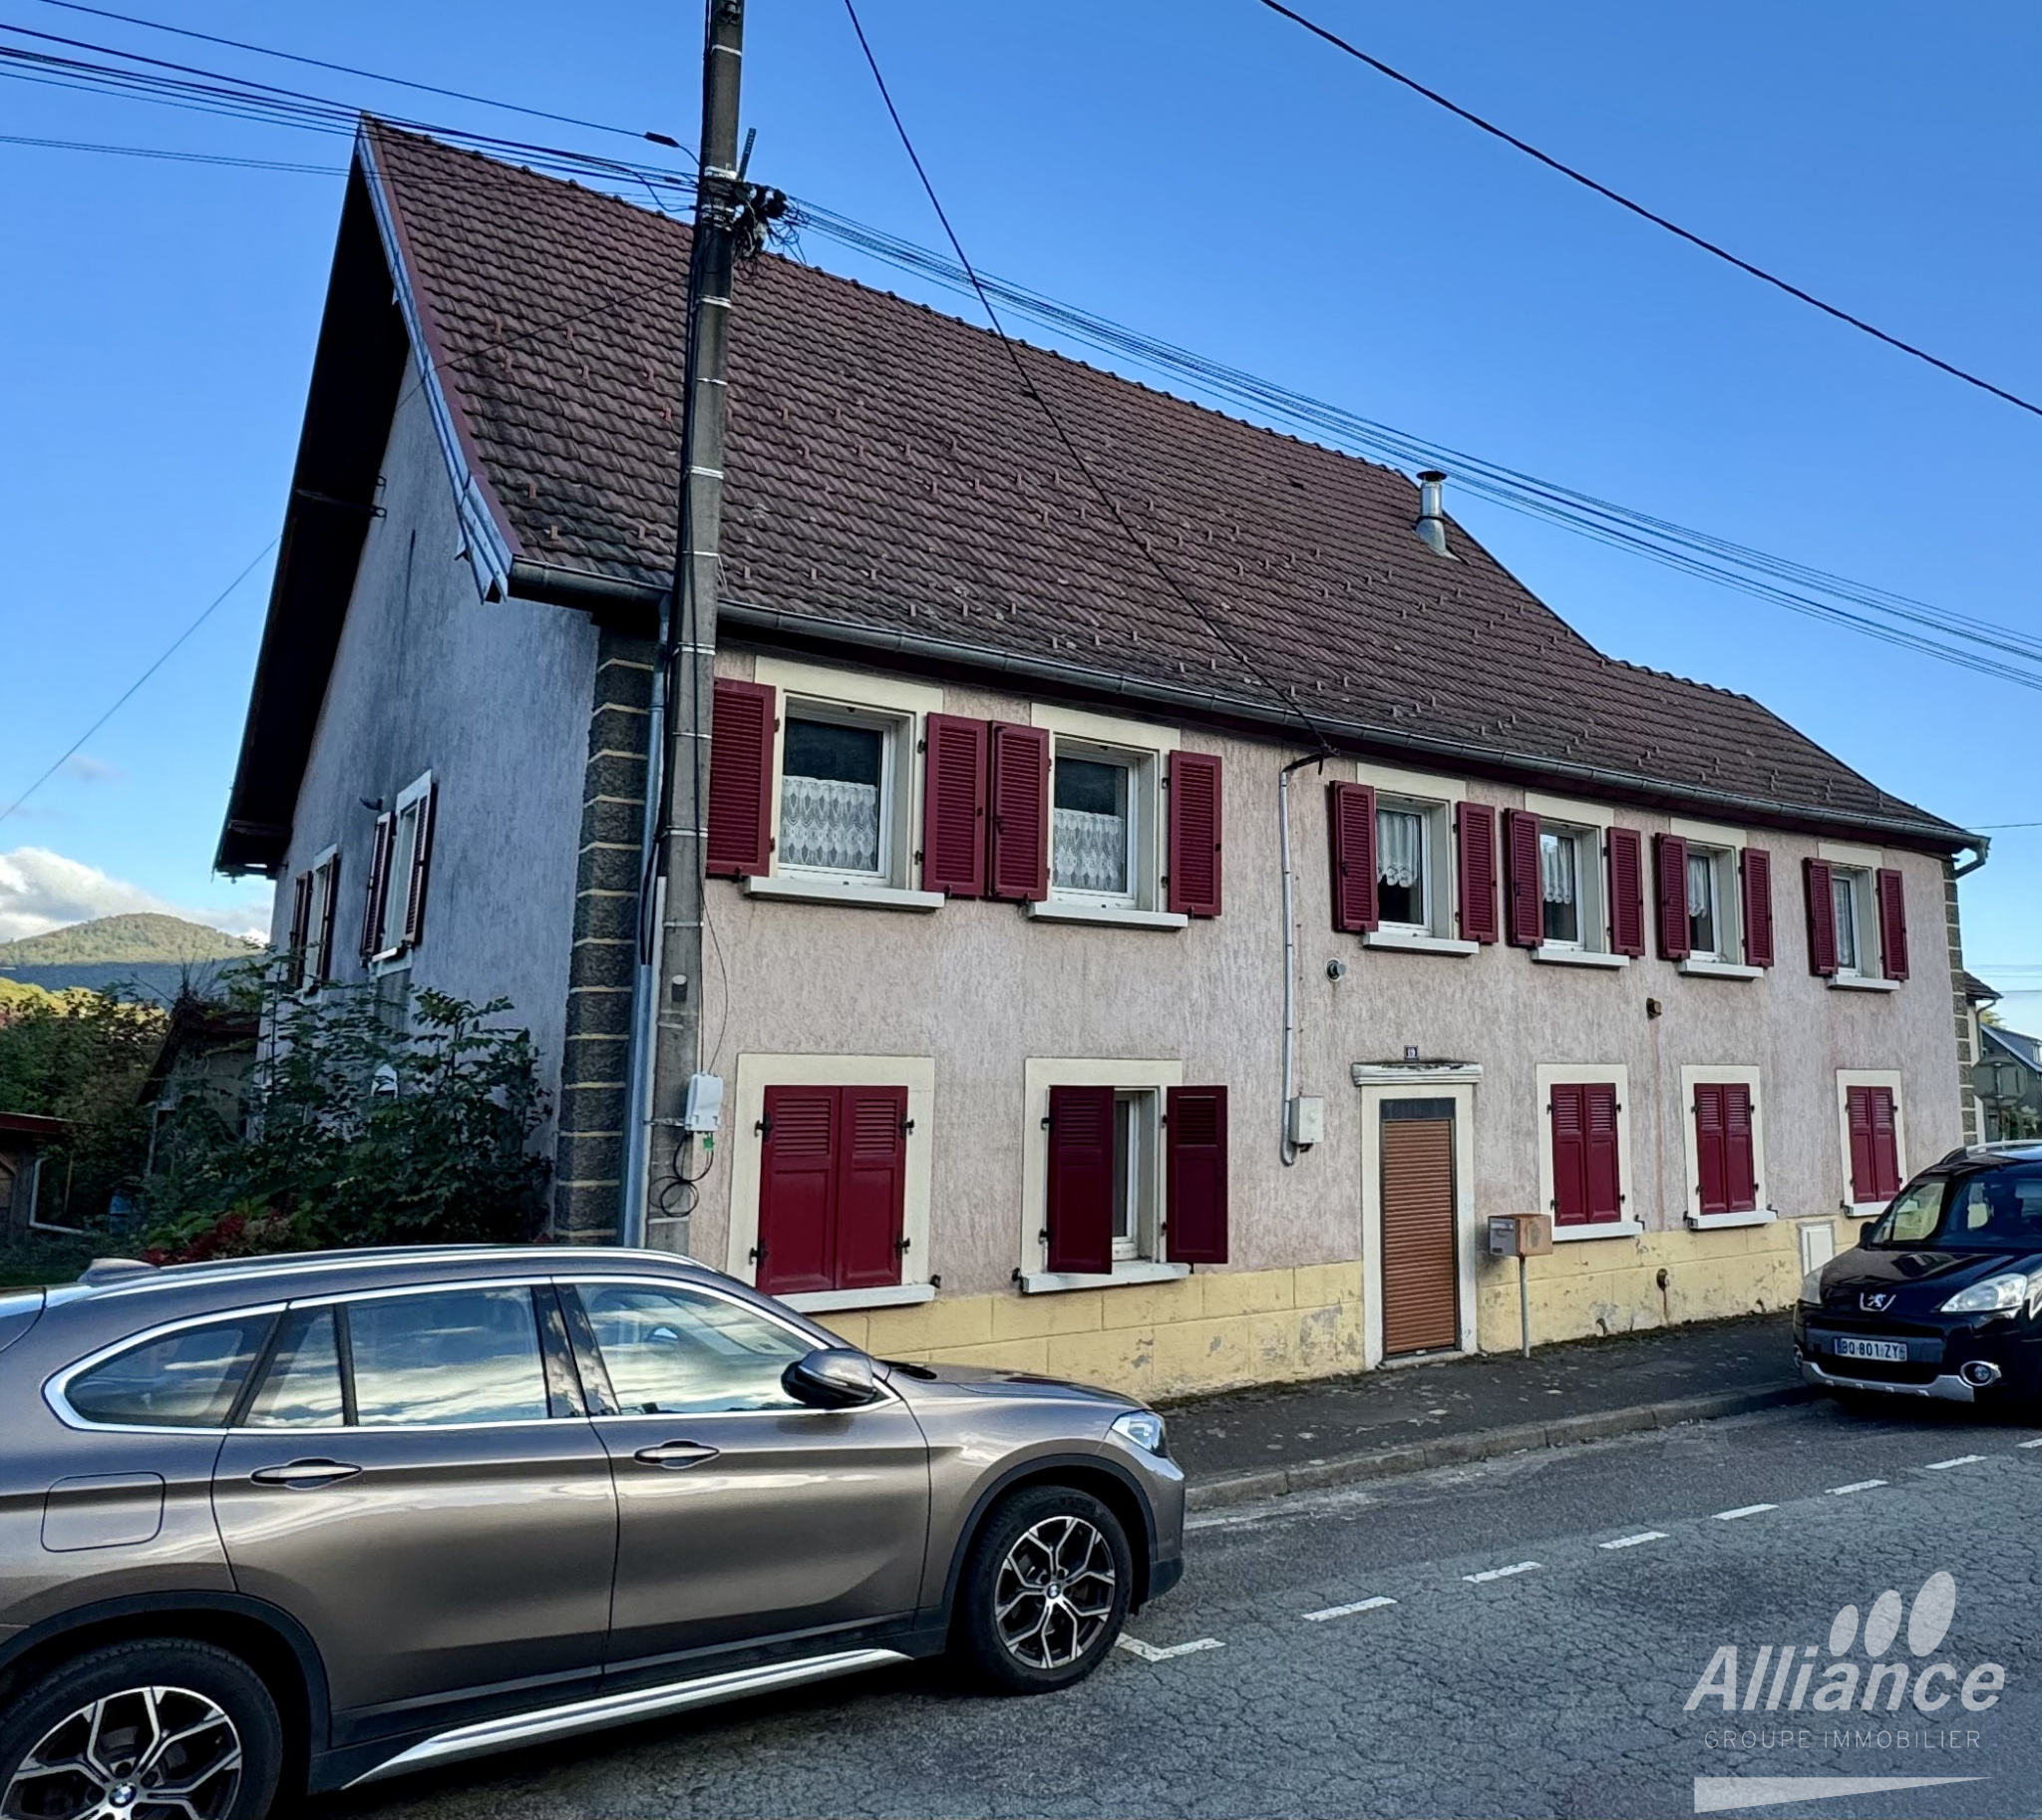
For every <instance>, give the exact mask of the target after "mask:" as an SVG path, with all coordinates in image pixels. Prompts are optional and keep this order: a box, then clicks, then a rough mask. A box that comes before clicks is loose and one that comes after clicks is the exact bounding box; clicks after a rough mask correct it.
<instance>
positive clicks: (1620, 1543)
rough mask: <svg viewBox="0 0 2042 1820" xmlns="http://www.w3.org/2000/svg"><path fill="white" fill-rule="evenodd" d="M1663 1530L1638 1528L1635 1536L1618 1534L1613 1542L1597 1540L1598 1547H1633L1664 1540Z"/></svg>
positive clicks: (1664, 1533)
mask: <svg viewBox="0 0 2042 1820" xmlns="http://www.w3.org/2000/svg"><path fill="white" fill-rule="evenodd" d="M1665 1540H1666V1532H1665V1531H1664V1530H1640V1531H1638V1533H1637V1534H1636V1535H1635V1536H1619V1537H1617V1539H1616V1540H1615V1541H1614V1542H1598V1543H1596V1545H1595V1546H1596V1547H1597V1548H1599V1549H1634V1548H1637V1547H1639V1546H1641V1545H1642V1544H1644V1543H1647V1542H1664V1541H1665Z"/></svg>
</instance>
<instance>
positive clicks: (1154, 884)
mask: <svg viewBox="0 0 2042 1820" xmlns="http://www.w3.org/2000/svg"><path fill="white" fill-rule="evenodd" d="M1028 724H1029V725H1030V726H1032V727H1037V728H1040V729H1041V730H1042V731H1043V732H1045V733H1047V734H1048V735H1049V736H1050V788H1049V802H1048V803H1047V804H1046V805H1045V807H1044V814H1045V815H1046V816H1047V817H1048V818H1049V868H1048V870H1049V880H1050V885H1049V896H1048V897H1047V898H1045V899H1043V900H1042V901H1041V902H1039V903H1031V904H1029V905H1027V906H1026V907H1025V912H1026V914H1027V915H1028V916H1029V918H1030V919H1031V920H1033V921H1037V922H1081V923H1082V922H1090V923H1108V924H1111V925H1113V926H1116V927H1120V928H1148V929H1181V928H1184V927H1186V926H1187V925H1188V924H1189V923H1190V921H1191V918H1190V917H1189V916H1188V915H1186V914H1185V913H1184V912H1183V911H1181V910H1166V909H1165V908H1164V905H1165V903H1166V902H1167V900H1166V899H1165V896H1164V890H1163V868H1164V865H1165V862H1166V859H1167V852H1166V846H1167V842H1166V829H1167V827H1168V823H1167V820H1166V812H1165V806H1164V778H1165V776H1166V774H1167V773H1168V770H1169V767H1170V755H1171V754H1172V753H1173V752H1175V751H1177V750H1178V748H1179V747H1180V746H1181V745H1182V744H1183V740H1182V737H1181V736H1180V734H1179V732H1178V729H1177V728H1175V727H1168V726H1161V725H1158V724H1157V723H1156V722H1153V721H1145V720H1123V719H1121V718H1120V717H1119V716H1117V715H1111V714H1092V713H1088V712H1086V711H1085V710H1084V709H1081V708H1059V707H1052V706H1049V705H1047V704H1045V703H1041V702H1037V703H1034V704H1032V705H1031V706H1030V708H1029V711H1028ZM1067 754H1068V756H1070V757H1072V758H1091V759H1103V760H1106V761H1108V762H1111V763H1116V764H1128V765H1133V766H1135V767H1136V769H1135V770H1134V772H1133V774H1132V775H1131V776H1130V777H1129V779H1128V819H1129V821H1130V823H1131V824H1132V825H1133V827H1132V841H1133V848H1134V864H1133V866H1132V867H1131V870H1130V873H1129V879H1130V882H1131V883H1132V884H1133V886H1134V888H1135V889H1134V890H1133V891H1131V892H1128V893H1125V894H1114V893H1100V892H1081V891H1068V890H1066V889H1064V888H1063V887H1062V886H1059V885H1058V884H1057V882H1056V876H1057V855H1056V765H1057V761H1058V760H1059V759H1060V758H1062V757H1064V756H1066V755H1067Z"/></svg>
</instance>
